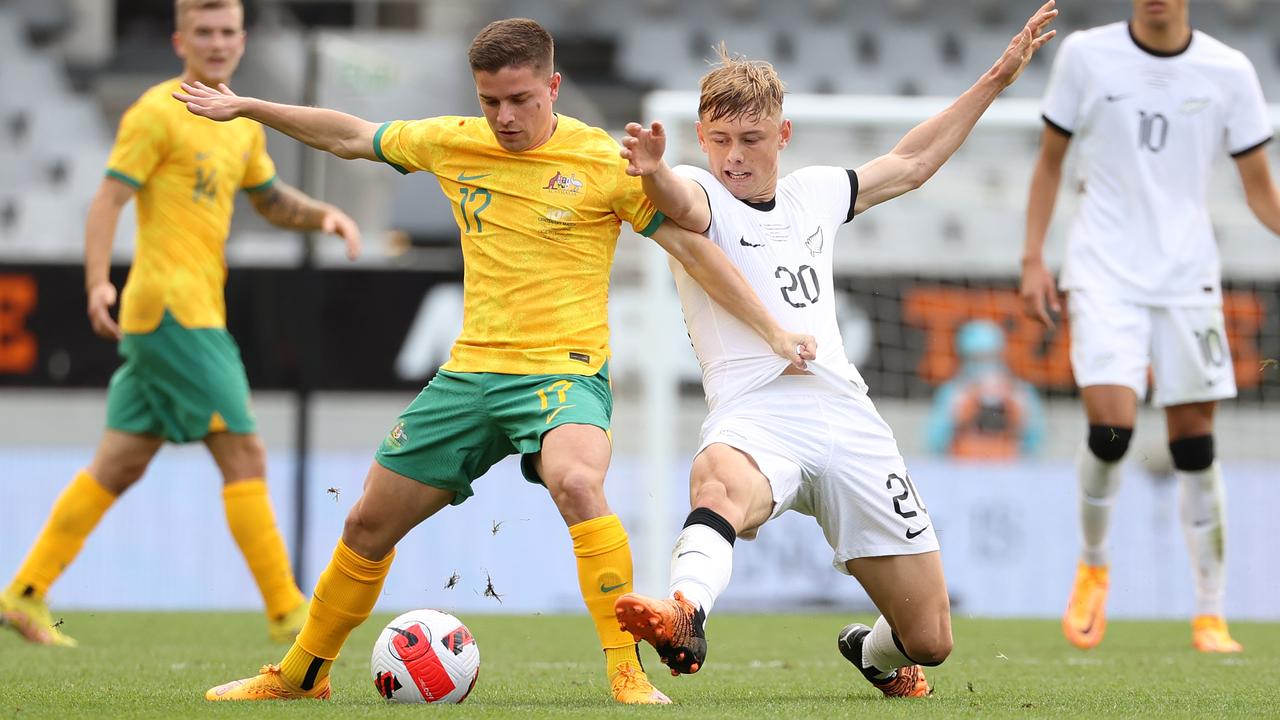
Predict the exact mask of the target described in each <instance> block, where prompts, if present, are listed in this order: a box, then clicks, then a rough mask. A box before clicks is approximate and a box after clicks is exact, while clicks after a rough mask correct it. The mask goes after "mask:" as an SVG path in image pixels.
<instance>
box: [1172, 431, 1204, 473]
mask: <svg viewBox="0 0 1280 720" xmlns="http://www.w3.org/2000/svg"><path fill="white" fill-rule="evenodd" d="M1169 453H1170V454H1171V455H1173V466H1174V467H1175V468H1177V469H1179V470H1181V471H1183V472H1199V471H1201V470H1207V469H1208V468H1209V466H1210V465H1212V464H1213V458H1214V450H1213V436H1212V435H1196V436H1194V437H1187V438H1182V439H1179V440H1174V441H1173V442H1171V443H1169Z"/></svg>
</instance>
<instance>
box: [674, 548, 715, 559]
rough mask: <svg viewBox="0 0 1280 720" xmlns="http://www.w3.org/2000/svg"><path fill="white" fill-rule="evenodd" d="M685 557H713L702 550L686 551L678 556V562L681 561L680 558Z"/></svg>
mask: <svg viewBox="0 0 1280 720" xmlns="http://www.w3.org/2000/svg"><path fill="white" fill-rule="evenodd" d="M685 555H701V556H702V557H704V558H709V557H711V556H710V555H708V554H706V553H704V552H702V551H701V550H685V551H684V552H682V553H680V554H679V555H677V556H676V559H677V560H678V559H680V558H682V557H684V556H685Z"/></svg>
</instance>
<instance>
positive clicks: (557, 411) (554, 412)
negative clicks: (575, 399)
mask: <svg viewBox="0 0 1280 720" xmlns="http://www.w3.org/2000/svg"><path fill="white" fill-rule="evenodd" d="M571 407H578V406H577V405H561V406H560V407H558V408H556V409H555V410H552V411H551V414H550V415H548V416H547V424H548V425H550V424H551V421H552V420H555V419H556V416H557V415H559V414H560V411H561V410H567V409H569V408H571Z"/></svg>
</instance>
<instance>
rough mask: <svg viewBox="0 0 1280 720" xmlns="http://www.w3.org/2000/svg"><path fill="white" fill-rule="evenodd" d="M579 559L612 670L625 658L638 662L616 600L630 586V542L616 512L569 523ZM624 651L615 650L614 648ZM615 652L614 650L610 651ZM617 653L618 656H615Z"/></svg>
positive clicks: (586, 599)
mask: <svg viewBox="0 0 1280 720" xmlns="http://www.w3.org/2000/svg"><path fill="white" fill-rule="evenodd" d="M569 536H570V537H571V538H573V554H574V556H575V557H577V559H578V584H579V586H580V587H581V589H582V599H583V601H584V602H586V604H587V612H588V613H590V615H591V620H592V622H594V623H595V625H596V632H597V633H598V634H599V635H600V647H602V648H604V651H605V659H606V661H607V663H608V667H609V672H610V673H613V672H614V670H615V668H616V667H617V666H618V664H619V663H620V662H622V661H623V660H626V661H630V662H635V661H636V653H635V639H634V638H632V637H631V634H630V633H627V632H624V631H622V630H621V629H619V628H618V618H617V616H616V615H615V614H614V611H613V603H614V601H615V600H617V599H618V597H619V596H620V595H622V594H623V593H625V592H628V591H629V590H631V546H630V544H629V543H628V540H627V531H626V530H624V529H623V528H622V523H621V522H620V521H619V520H618V516H617V515H605V516H604V517H598V518H593V519H591V520H587V521H585V522H580V523H578V524H576V525H572V526H570V527H569ZM615 650H618V651H625V652H612V651H615ZM611 652H612V654H611ZM615 655H616V657H614V656H615Z"/></svg>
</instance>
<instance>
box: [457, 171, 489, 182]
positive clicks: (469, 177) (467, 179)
mask: <svg viewBox="0 0 1280 720" xmlns="http://www.w3.org/2000/svg"><path fill="white" fill-rule="evenodd" d="M492 174H493V173H485V174H483V175H468V174H466V173H465V172H460V173H458V182H471V181H472V180H479V179H480V178H487V177H489V176H490V175H492Z"/></svg>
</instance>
